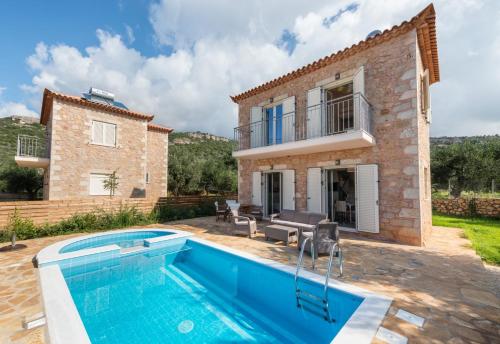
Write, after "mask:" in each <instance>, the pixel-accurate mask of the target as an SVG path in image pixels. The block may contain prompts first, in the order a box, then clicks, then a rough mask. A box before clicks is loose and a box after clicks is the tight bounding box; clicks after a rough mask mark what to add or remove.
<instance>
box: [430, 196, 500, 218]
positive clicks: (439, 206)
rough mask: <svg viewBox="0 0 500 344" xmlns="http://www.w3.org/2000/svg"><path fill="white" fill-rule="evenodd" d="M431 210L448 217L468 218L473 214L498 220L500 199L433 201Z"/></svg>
mask: <svg viewBox="0 0 500 344" xmlns="http://www.w3.org/2000/svg"><path fill="white" fill-rule="evenodd" d="M471 202H472V203H471ZM432 208H433V209H434V210H436V211H438V212H440V213H443V214H449V215H459V216H469V215H471V212H472V213H473V212H475V213H476V214H477V215H480V216H487V217H494V218H500V198H470V199H468V198H450V199H433V200H432ZM474 208H475V210H473V209H474Z"/></svg>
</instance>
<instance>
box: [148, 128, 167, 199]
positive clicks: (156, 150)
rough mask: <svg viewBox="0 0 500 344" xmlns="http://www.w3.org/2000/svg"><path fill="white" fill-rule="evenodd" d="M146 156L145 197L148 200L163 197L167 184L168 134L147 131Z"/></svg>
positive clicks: (165, 193)
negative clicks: (146, 179) (146, 177)
mask: <svg viewBox="0 0 500 344" xmlns="http://www.w3.org/2000/svg"><path fill="white" fill-rule="evenodd" d="M147 154H148V157H147V171H146V173H147V174H148V181H147V183H146V195H147V197H148V198H158V197H164V196H166V195H167V183H168V134H165V133H160V132H157V131H152V130H148V151H147Z"/></svg>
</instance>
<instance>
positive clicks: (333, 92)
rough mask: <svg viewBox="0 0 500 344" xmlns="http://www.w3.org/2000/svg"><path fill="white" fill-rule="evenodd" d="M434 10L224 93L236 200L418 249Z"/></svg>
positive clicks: (427, 223) (426, 188)
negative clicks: (231, 117)
mask: <svg viewBox="0 0 500 344" xmlns="http://www.w3.org/2000/svg"><path fill="white" fill-rule="evenodd" d="M438 81H439V65H438V54H437V42H436V30H435V12H434V8H433V6H432V5H429V6H428V7H427V8H425V9H424V10H423V11H422V12H420V13H419V14H418V15H416V16H415V17H413V18H412V19H411V20H409V21H405V22H403V23H402V24H401V25H398V26H394V27H393V28H391V29H390V30H385V31H384V32H374V33H372V34H370V35H369V36H368V37H367V38H366V39H365V40H364V41H361V42H359V43H358V44H355V45H353V46H351V47H349V48H346V49H344V50H341V51H339V52H337V53H334V54H332V55H329V56H326V57H324V58H322V59H320V60H317V61H315V62H313V63H310V64H309V65H307V66H304V67H302V68H299V69H297V70H295V71H292V72H290V73H288V74H286V75H284V76H282V77H279V78H277V79H274V80H271V81H269V82H267V83H265V84H263V85H260V86H257V87H255V88H253V89H250V90H248V91H246V92H243V93H241V94H238V95H235V96H233V97H232V99H233V101H234V102H236V103H237V104H238V106H239V120H238V121H239V126H238V127H237V128H235V139H236V140H237V141H238V146H237V149H236V151H235V152H234V153H233V156H234V157H236V158H237V159H238V169H239V170H238V186H239V187H238V192H239V201H240V203H243V204H253V205H258V206H262V207H263V211H264V215H265V216H269V215H270V214H272V213H276V212H279V211H280V210H282V209H295V210H307V211H310V212H321V213H326V214H328V216H329V218H330V219H333V220H334V221H336V222H338V223H339V225H340V228H341V229H343V230H346V231H353V232H357V233H359V234H360V235H364V236H370V237H376V238H383V239H389V240H394V241H398V242H401V243H406V244H412V245H423V244H424V243H425V240H426V238H427V236H428V234H429V232H430V230H431V185H430V166H429V164H430V161H429V160H430V159H429V127H430V123H431V107H430V90H429V86H430V85H432V84H434V83H436V82H438Z"/></svg>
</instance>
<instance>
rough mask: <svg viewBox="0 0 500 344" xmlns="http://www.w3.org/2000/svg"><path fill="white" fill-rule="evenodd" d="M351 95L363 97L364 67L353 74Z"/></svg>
mask: <svg viewBox="0 0 500 344" xmlns="http://www.w3.org/2000/svg"><path fill="white" fill-rule="evenodd" d="M352 89H353V93H354V94H356V93H361V94H362V95H365V67H364V66H361V67H360V68H359V69H358V70H357V71H356V73H355V74H354V77H353V81H352Z"/></svg>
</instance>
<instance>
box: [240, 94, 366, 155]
mask: <svg viewBox="0 0 500 344" xmlns="http://www.w3.org/2000/svg"><path fill="white" fill-rule="evenodd" d="M371 121H372V109H371V106H370V104H369V103H368V101H367V100H366V98H365V97H364V96H363V95H362V94H360V93H356V94H354V95H349V96H345V97H341V98H336V99H332V100H327V101H325V102H323V103H322V104H318V105H315V106H310V107H308V108H307V109H306V111H304V112H303V113H302V114H301V113H296V112H295V111H294V112H289V113H286V114H283V115H278V116H274V117H273V118H272V119H270V120H263V121H258V122H253V123H250V124H247V125H243V126H240V127H237V128H235V129H234V139H235V140H236V141H237V143H238V144H237V146H236V149H235V151H234V152H233V156H234V157H235V158H245V159H262V158H271V157H279V156H286V155H298V154H310V153H317V152H326V151H333V150H343V149H354V148H362V147H370V146H374V145H375V138H374V137H373V136H372V134H371Z"/></svg>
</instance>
